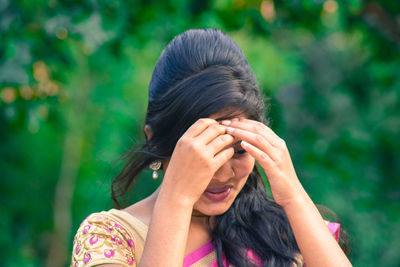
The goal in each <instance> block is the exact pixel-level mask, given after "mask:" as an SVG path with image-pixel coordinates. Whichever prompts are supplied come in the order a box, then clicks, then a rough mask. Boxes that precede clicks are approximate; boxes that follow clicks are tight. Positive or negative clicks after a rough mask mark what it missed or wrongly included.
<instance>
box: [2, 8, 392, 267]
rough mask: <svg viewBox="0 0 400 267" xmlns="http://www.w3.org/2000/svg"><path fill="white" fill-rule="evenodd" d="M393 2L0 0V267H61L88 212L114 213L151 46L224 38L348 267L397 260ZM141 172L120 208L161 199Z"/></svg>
mask: <svg viewBox="0 0 400 267" xmlns="http://www.w3.org/2000/svg"><path fill="white" fill-rule="evenodd" d="M399 11H400V3H399V2H398V1H391V0H385V1H379V2H373V1H362V0H348V1H343V2H341V1H333V0H328V1H323V0H305V1H274V2H272V1H259V0H257V1H256V0H250V1H244V0H214V1H211V0H204V1H196V0H191V1H184V0H168V1H156V0H153V1H144V0H130V1H120V0H118V1H116V0H90V1H89V0H70V1H65V0H50V1H43V0H40V1H39V0H37V1H26V0H25V1H23V0H15V1H11V0H0V90H1V95H0V156H1V158H0V169H1V172H0V176H1V177H0V178H1V179H0V185H1V187H0V199H1V210H0V226H1V228H2V229H3V230H4V232H3V234H1V235H0V249H1V250H0V251H1V253H2V263H0V266H43V265H47V266H66V265H67V264H68V263H69V257H70V253H71V248H72V238H73V235H74V232H75V231H76V229H77V228H78V226H79V223H80V222H81V221H82V220H83V219H84V218H85V216H87V215H88V214H89V213H91V212H95V211H100V210H107V209H109V208H111V207H112V204H111V200H110V182H111V180H112V178H113V177H115V175H116V174H117V173H118V171H119V170H120V169H121V166H122V164H123V161H122V160H121V155H122V154H123V152H124V151H126V150H127V149H128V148H129V147H130V146H131V145H133V144H136V143H138V142H140V141H142V140H143V137H144V136H143V133H142V128H143V126H144V125H143V119H144V115H145V110H146V103H147V86H148V83H149V80H150V75H151V72H152V68H153V67H154V65H155V62H156V60H157V58H158V56H159V55H160V53H161V51H162V49H163V47H164V46H165V45H166V44H167V42H168V41H169V40H171V39H172V38H173V37H174V36H175V35H177V34H179V33H181V32H183V31H184V30H186V29H189V28H205V27H211V28H220V29H222V30H223V31H225V32H227V33H228V34H229V35H230V36H232V37H233V38H234V39H235V40H236V41H237V42H238V44H239V45H240V46H241V48H242V49H243V50H244V52H245V54H246V56H247V57H248V60H249V62H250V65H251V66H252V68H253V69H254V71H255V73H256V76H257V78H258V81H259V85H260V87H261V88H262V89H263V91H264V92H265V94H266V95H267V96H268V97H269V98H270V103H271V109H270V112H269V113H268V116H269V117H270V119H271V121H272V123H271V127H272V128H273V129H274V130H275V131H276V132H277V133H278V134H279V135H280V136H281V137H283V138H284V139H285V140H286V141H287V144H288V147H289V150H290V151H291V155H292V159H293V161H294V164H295V167H296V170H297V172H298V175H299V177H300V179H301V181H302V183H303V184H304V186H305V188H306V190H307V191H308V192H309V194H310V195H311V197H312V198H313V200H314V201H315V202H316V203H320V204H323V205H326V206H328V207H329V208H331V209H332V210H334V211H335V212H336V213H337V215H338V217H339V218H340V219H341V221H342V224H343V225H344V227H345V228H346V229H347V230H348V232H349V235H350V238H351V245H352V247H353V252H352V255H351V260H352V262H353V263H354V265H355V266H398V264H399V262H400V254H399V253H398V251H400V213H399V210H400V180H399V177H400V161H399V152H400V141H399V138H400V134H399V133H400V131H399V129H400V67H399V66H400V49H399V48H400V13H399ZM149 177H151V174H150V173H144V174H143V176H142V177H141V179H140V181H139V183H138V184H137V187H136V188H135V190H134V192H133V195H132V202H133V201H137V200H138V199H141V198H143V197H145V196H146V195H147V194H149V193H150V192H151V191H152V190H154V188H155V187H156V186H157V185H158V184H157V183H156V182H154V181H153V180H152V179H151V178H149Z"/></svg>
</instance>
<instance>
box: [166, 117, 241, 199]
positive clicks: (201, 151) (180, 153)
mask: <svg viewBox="0 0 400 267" xmlns="http://www.w3.org/2000/svg"><path fill="white" fill-rule="evenodd" d="M233 140H234V138H233V137H232V136H231V135H229V134H227V133H226V126H223V125H221V124H219V123H218V122H217V121H216V120H213V119H209V118H206V119H199V120H198V121H197V122H195V123H194V124H193V125H192V126H191V127H190V128H189V129H188V130H187V131H186V132H185V133H184V134H183V135H182V137H181V138H180V139H179V141H178V142H177V144H176V146H175V149H174V152H173V153H172V156H171V159H170V160H169V162H168V163H167V164H166V166H165V167H166V171H165V175H164V180H163V182H162V185H161V191H162V192H163V194H164V195H165V194H167V195H168V196H170V197H172V198H173V199H176V200H177V201H179V202H181V203H185V204H188V205H190V206H193V205H194V203H195V202H196V201H197V200H198V199H199V198H200V196H201V195H202V194H203V192H204V191H205V190H206V188H207V186H208V184H209V183H210V181H211V179H212V177H213V176H214V173H215V172H216V171H217V170H218V169H219V168H220V167H221V166H222V165H223V164H224V163H225V162H227V161H228V160H229V159H230V158H232V156H233V154H234V149H233V148H232V147H228V146H229V145H230V144H232V143H233Z"/></svg>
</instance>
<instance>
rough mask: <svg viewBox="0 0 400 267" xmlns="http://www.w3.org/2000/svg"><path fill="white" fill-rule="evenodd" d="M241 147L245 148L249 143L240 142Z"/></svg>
mask: <svg viewBox="0 0 400 267" xmlns="http://www.w3.org/2000/svg"><path fill="white" fill-rule="evenodd" d="M241 145H242V146H243V147H245V146H249V143H247V142H246V141H242V142H241Z"/></svg>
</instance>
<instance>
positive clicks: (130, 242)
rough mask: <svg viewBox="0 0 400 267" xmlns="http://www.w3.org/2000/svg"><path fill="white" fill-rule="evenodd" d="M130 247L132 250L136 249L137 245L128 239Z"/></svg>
mask: <svg viewBox="0 0 400 267" xmlns="http://www.w3.org/2000/svg"><path fill="white" fill-rule="evenodd" d="M127 242H128V245H129V246H130V247H131V248H134V247H135V244H134V243H133V241H132V239H128V241H127Z"/></svg>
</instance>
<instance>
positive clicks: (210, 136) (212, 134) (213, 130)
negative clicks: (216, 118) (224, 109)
mask: <svg viewBox="0 0 400 267" xmlns="http://www.w3.org/2000/svg"><path fill="white" fill-rule="evenodd" d="M225 133H226V126H223V125H221V124H218V123H215V124H211V125H209V126H208V127H207V128H206V129H205V130H204V131H203V132H201V133H200V134H199V135H197V136H196V139H197V140H198V141H199V142H201V143H202V144H206V145H207V144H209V143H210V142H212V141H213V140H214V139H215V138H216V137H218V136H220V135H223V134H225Z"/></svg>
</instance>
